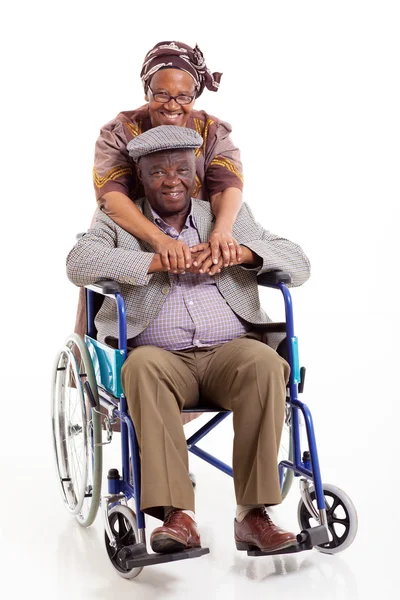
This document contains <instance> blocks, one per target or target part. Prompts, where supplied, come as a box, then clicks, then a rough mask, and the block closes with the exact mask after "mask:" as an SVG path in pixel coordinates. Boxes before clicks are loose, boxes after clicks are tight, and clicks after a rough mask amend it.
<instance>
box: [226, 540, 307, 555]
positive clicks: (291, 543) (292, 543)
mask: <svg viewBox="0 0 400 600" xmlns="http://www.w3.org/2000/svg"><path fill="white" fill-rule="evenodd" d="M296 545H297V541H296V540H295V539H294V540H288V541H287V542H283V543H282V544H279V546H274V547H270V548H259V547H258V546H256V545H255V544H247V543H246V542H236V549H237V550H248V551H252V550H258V551H259V552H278V551H279V550H285V548H290V546H296Z"/></svg>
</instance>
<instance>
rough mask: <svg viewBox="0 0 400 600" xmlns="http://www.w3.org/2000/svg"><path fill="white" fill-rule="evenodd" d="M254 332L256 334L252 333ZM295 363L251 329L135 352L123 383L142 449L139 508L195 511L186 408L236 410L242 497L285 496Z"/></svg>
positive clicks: (156, 512) (157, 512)
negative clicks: (282, 466) (285, 437)
mask: <svg viewBox="0 0 400 600" xmlns="http://www.w3.org/2000/svg"><path fill="white" fill-rule="evenodd" d="M254 338H256V339H254ZM289 370H290V369H289V365H288V364H287V362H286V361H285V360H283V359H282V358H281V357H280V356H279V355H278V354H277V353H276V352H275V351H274V350H272V349H271V348H270V347H269V346H267V345H265V344H263V343H261V342H260V341H258V339H257V334H253V333H249V334H247V335H246V336H244V337H241V338H237V339H235V340H233V341H231V342H228V343H226V344H222V345H220V346H215V347H213V348H206V349H202V348H199V349H195V350H193V349H192V350H190V351H181V352H175V351H174V352H170V351H166V350H162V349H161V348H157V347H155V346H140V347H139V348H136V349H134V350H132V351H131V352H130V354H129V355H128V358H127V360H126V361H125V364H124V366H123V369H122V384H123V388H124V391H125V395H126V398H127V402H128V406H129V412H130V415H131V418H132V420H133V423H134V426H135V430H136V435H137V439H138V443H139V448H140V456H141V483H142V490H141V509H142V510H143V511H144V512H146V513H148V514H150V515H153V516H155V517H157V518H161V519H163V507H164V506H174V507H175V508H180V509H187V510H193V511H194V491H193V487H192V483H191V481H190V478H189V474H188V450H187V446H186V439H185V434H184V430H183V425H182V421H181V415H180V412H181V410H182V409H183V408H193V407H195V406H197V405H198V403H199V399H200V395H201V405H202V406H208V407H211V408H214V407H215V408H224V409H227V410H231V411H232V412H233V428H234V443H233V475H234V485H235V494H236V501H237V504H270V505H272V504H279V503H280V502H281V494H280V487H279V476H278V468H277V464H278V463H277V455H278V450H279V444H280V438H281V433H282V426H283V420H284V412H285V397H286V383H287V381H288V378H289Z"/></svg>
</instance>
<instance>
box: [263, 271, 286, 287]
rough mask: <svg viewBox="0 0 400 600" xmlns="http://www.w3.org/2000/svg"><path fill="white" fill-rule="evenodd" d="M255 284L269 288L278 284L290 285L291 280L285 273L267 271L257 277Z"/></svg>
mask: <svg viewBox="0 0 400 600" xmlns="http://www.w3.org/2000/svg"><path fill="white" fill-rule="evenodd" d="M257 283H258V285H262V286H264V287H269V286H272V285H278V283H285V284H288V283H292V278H291V276H290V275H289V273H286V272H285V271H268V272H267V273H262V274H261V275H259V276H258V277H257Z"/></svg>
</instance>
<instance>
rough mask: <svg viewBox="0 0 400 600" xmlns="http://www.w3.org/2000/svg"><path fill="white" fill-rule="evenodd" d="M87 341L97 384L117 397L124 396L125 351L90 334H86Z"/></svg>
mask: <svg viewBox="0 0 400 600" xmlns="http://www.w3.org/2000/svg"><path fill="white" fill-rule="evenodd" d="M85 343H86V346H87V348H88V350H89V354H90V357H91V359H92V363H93V368H94V373H95V376H96V381H97V385H98V386H100V387H102V388H104V389H105V390H106V391H107V392H109V393H110V394H112V395H113V396H115V397H116V398H120V397H121V396H123V395H124V391H123V389H122V384H121V369H122V365H123V364H124V360H125V352H124V351H123V350H115V349H114V348H110V346H106V344H102V343H101V342H98V341H97V340H94V339H93V338H91V337H89V336H88V335H85Z"/></svg>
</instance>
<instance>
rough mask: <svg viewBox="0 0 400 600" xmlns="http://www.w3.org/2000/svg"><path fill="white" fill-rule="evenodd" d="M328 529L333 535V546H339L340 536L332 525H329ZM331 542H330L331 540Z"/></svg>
mask: <svg viewBox="0 0 400 600" xmlns="http://www.w3.org/2000/svg"><path fill="white" fill-rule="evenodd" d="M329 531H330V532H331V535H332V537H333V542H334V544H335V546H340V538H339V537H338V535H337V533H336V531H335V529H334V528H333V527H331V526H330V527H329ZM331 543H332V542H331Z"/></svg>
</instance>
